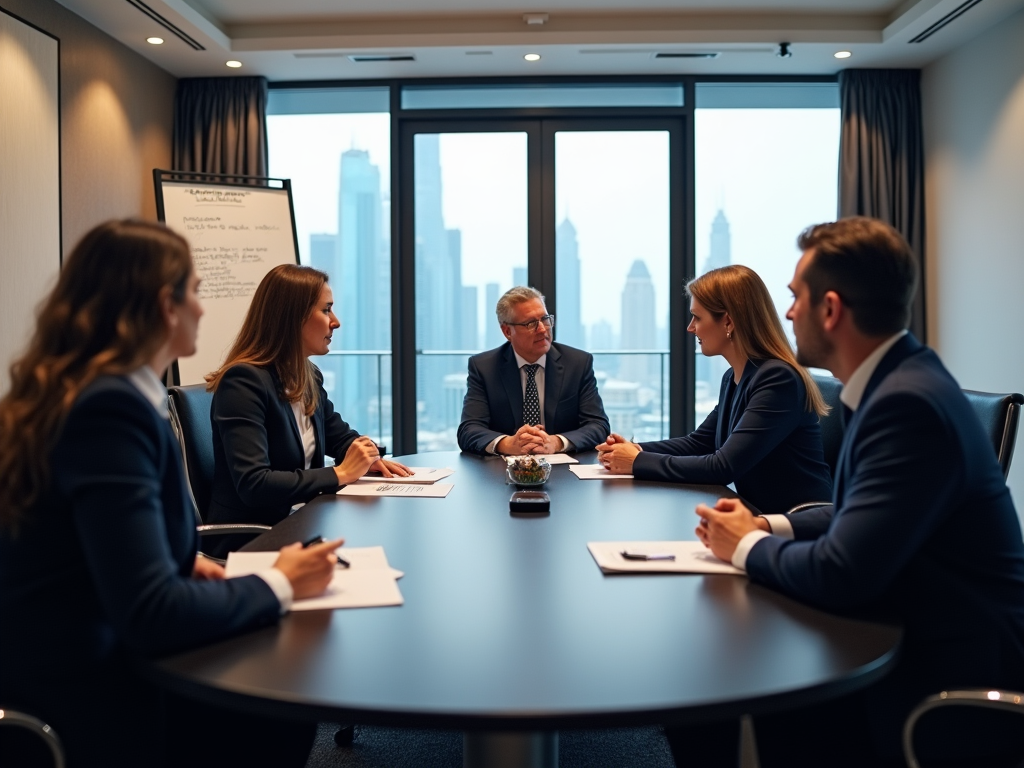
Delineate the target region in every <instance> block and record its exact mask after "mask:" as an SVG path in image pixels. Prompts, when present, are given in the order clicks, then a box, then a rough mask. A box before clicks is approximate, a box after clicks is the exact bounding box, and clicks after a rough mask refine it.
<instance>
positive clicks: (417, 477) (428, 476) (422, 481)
mask: <svg viewBox="0 0 1024 768" xmlns="http://www.w3.org/2000/svg"><path fill="white" fill-rule="evenodd" d="M409 469H411V470H412V474H411V475H409V476H408V477H398V476H397V475H396V476H395V477H381V475H379V474H373V475H363V476H362V477H360V478H359V479H358V480H357V481H356V482H357V483H377V484H378V485H379V484H380V483H381V482H388V483H416V484H419V485H431V484H433V483H436V482H437V481H438V480H444V479H445V478H446V477H448V476H449V475H451V474H454V472H455V470H454V469H449V468H448V467H444V468H440V469H439V468H436V467H409Z"/></svg>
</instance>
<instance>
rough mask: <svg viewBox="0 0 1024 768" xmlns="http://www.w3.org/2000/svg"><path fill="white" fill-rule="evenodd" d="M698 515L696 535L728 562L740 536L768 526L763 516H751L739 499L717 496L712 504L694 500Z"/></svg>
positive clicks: (713, 552) (769, 530) (715, 554)
mask: <svg viewBox="0 0 1024 768" xmlns="http://www.w3.org/2000/svg"><path fill="white" fill-rule="evenodd" d="M695 511H696V513H697V516H698V517H699V518H700V523H698V525H697V538H698V539H700V540H701V542H702V543H703V544H704V546H705V547H707V548H708V549H710V550H711V553H712V554H713V555H714V556H715V557H717V558H718V559H719V560H724V561H725V562H727V563H731V562H732V556H733V553H735V552H736V545H737V544H739V543H740V539H742V538H743V537H744V536H746V535H747V534H748V533H750V532H751V531H765V532H767V533H771V532H772V529H771V526H769V525H768V521H767V520H765V519H764V518H763V517H755V516H754V514H753V513H752V512H751V511H750V510H749V509H747V507H746V506H744V504H743V502H742V501H740V500H739V499H719V500H718V501H717V502H715V506H714V507H709V506H708V505H707V504H698V505H697V509H696V510H695Z"/></svg>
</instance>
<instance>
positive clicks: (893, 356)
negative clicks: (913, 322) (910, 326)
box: [832, 333, 924, 509]
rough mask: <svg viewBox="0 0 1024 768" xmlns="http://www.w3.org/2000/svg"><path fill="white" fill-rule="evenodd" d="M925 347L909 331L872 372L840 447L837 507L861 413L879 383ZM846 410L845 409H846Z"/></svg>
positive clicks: (840, 499) (835, 487)
mask: <svg viewBox="0 0 1024 768" xmlns="http://www.w3.org/2000/svg"><path fill="white" fill-rule="evenodd" d="M922 349H924V347H923V346H922V344H921V342H919V341H918V340H917V339H916V338H914V335H913V334H911V333H908V334H907V335H906V336H904V337H903V338H901V339H900V340H899V341H897V342H896V343H895V344H893V345H892V348H891V349H890V350H889V351H888V352H886V353H885V356H884V357H883V358H882V359H881V361H880V362H879V363H878V366H877V367H876V368H875V370H874V372H873V373H872V374H871V378H870V379H868V385H867V386H866V387H864V394H863V396H861V399H860V405H859V406H858V407H857V410H856V411H854V412H853V414H852V415H850V416H849V418H848V419H847V420H846V432H845V434H844V435H843V444H842V446H841V447H840V449H839V459H838V461H837V462H836V467H837V468H838V471H837V472H836V481H835V484H834V487H833V489H832V500H833V502H834V503H835V506H836V508H837V509H838V508H839V506H840V502H841V501H842V499H843V494H844V492H845V485H846V475H847V474H848V472H847V466H846V459H847V453H848V452H849V450H850V446H851V445H852V444H853V442H854V440H855V437H854V436H855V435H856V433H857V427H858V425H859V424H860V415H861V414H862V413H864V409H865V408H866V407H867V406H868V405H869V401H870V400H871V396H872V395H873V394H874V393H875V390H876V389H878V385H879V384H881V383H882V382H883V381H884V380H885V377H886V376H888V375H889V374H890V373H892V372H893V371H894V370H896V367H897V366H898V365H899V364H900V363H902V362H903V361H904V360H906V359H907V358H908V357H910V356H911V355H913V354H916V353H918V352H920V351H921V350H922ZM840 407H842V408H843V409H846V406H845V405H841V406H840ZM844 412H845V411H844Z"/></svg>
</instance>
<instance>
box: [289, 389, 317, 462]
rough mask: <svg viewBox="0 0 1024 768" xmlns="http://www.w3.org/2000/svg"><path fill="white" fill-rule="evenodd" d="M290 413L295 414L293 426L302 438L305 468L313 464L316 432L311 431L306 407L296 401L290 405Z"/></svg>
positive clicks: (311, 422) (311, 423)
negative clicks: (297, 429)
mask: <svg viewBox="0 0 1024 768" xmlns="http://www.w3.org/2000/svg"><path fill="white" fill-rule="evenodd" d="M292 413H294V414H295V426H297V427H298V428H299V436H300V437H301V438H302V452H303V453H304V454H305V455H306V466H305V467H304V469H309V465H310V464H312V463H313V454H314V453H316V432H314V431H313V420H312V419H311V418H309V414H307V413H306V406H305V404H304V403H303V402H302V401H301V400H298V401H296V402H294V403H292Z"/></svg>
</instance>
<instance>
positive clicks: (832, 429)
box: [786, 373, 846, 515]
mask: <svg viewBox="0 0 1024 768" xmlns="http://www.w3.org/2000/svg"><path fill="white" fill-rule="evenodd" d="M811 378H812V379H814V383H815V384H817V385H818V389H819V390H820V391H821V396H822V397H823V398H825V404H826V405H828V406H829V408H830V410H829V412H828V413H827V414H825V415H824V416H822V417H821V418H820V419H819V422H820V424H821V448H822V451H823V452H824V454H825V463H826V464H828V473H829V474H830V475H831V476H832V478H833V479H835V476H836V464H838V463H839V449H840V448H842V447H843V435H844V434H845V433H846V422H845V421H844V420H843V404H842V402H840V400H839V393H840V392H842V391H843V384H842V382H840V381H839V379H837V378H835V377H834V376H822V375H819V374H817V373H812V374H811ZM831 503H832V502H831V501H808V502H806V503H804V504H797V505H796V506H795V507H793V508H792V509H791V510H789V511H788V512H786V514H787V515H791V514H793V513H794V512H801V511H803V510H805V509H813V508H814V507H825V506H828V505H829V504H831Z"/></svg>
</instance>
